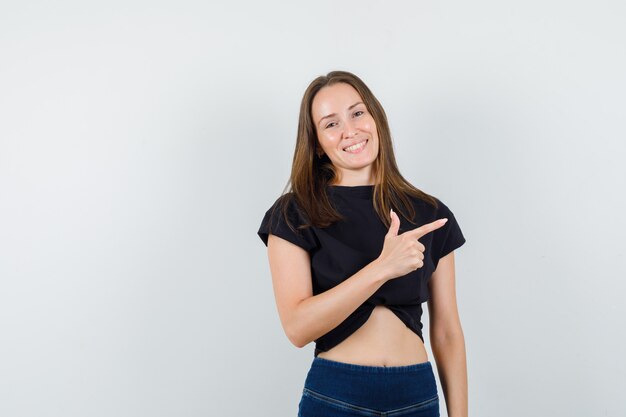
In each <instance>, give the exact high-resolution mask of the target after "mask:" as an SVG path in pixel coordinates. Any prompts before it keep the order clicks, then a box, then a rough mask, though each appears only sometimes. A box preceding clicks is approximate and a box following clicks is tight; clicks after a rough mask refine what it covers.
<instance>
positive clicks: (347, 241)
mask: <svg viewBox="0 0 626 417" xmlns="http://www.w3.org/2000/svg"><path fill="white" fill-rule="evenodd" d="M327 189H328V197H329V199H330V201H331V203H332V204H333V206H334V207H335V209H337V211H339V213H340V214H342V215H343V216H344V217H345V220H344V221H340V222H336V223H334V224H332V225H331V226H329V227H326V228H316V227H309V228H306V229H302V230H296V233H294V232H292V231H291V229H289V226H288V225H287V224H286V223H285V221H284V219H283V216H282V211H281V210H280V207H279V206H278V203H279V201H280V200H281V199H282V198H285V196H281V197H279V198H278V199H277V200H276V201H275V202H274V204H273V205H272V207H270V208H269V209H268V210H267V212H266V213H265V216H264V217H263V220H262V222H261V226H260V227H259V230H258V232H257V234H258V235H259V237H260V238H261V239H262V240H263V243H265V245H266V246H267V239H268V235H269V234H270V233H271V234H273V235H276V236H278V237H281V238H283V239H286V240H288V241H289V242H291V243H293V244H295V245H298V246H300V247H301V248H303V249H305V250H306V251H307V252H309V255H310V258H311V275H312V280H313V295H317V294H320V293H323V292H324V291H326V290H328V289H330V288H332V287H334V286H336V285H338V284H339V283H341V282H342V281H344V280H346V279H347V278H349V277H351V276H352V275H354V274H355V273H356V272H358V271H359V270H360V269H362V268H363V267H365V266H366V265H367V264H369V263H370V262H372V261H373V260H375V259H376V258H377V257H378V256H379V255H380V253H381V251H382V249H383V243H384V238H385V234H386V233H387V231H388V228H387V227H386V226H385V225H384V224H383V223H382V221H381V220H380V219H379V218H378V215H377V214H376V211H375V210H374V206H373V199H372V197H373V192H374V185H359V186H342V185H331V186H328V188H327ZM409 198H410V200H411V201H412V202H413V204H414V207H415V211H416V215H415V218H414V219H413V221H414V222H415V223H416V225H413V224H411V223H409V222H408V221H406V220H405V219H404V218H403V217H402V216H400V215H399V213H398V217H399V218H400V228H399V230H398V234H401V233H403V232H405V231H407V230H411V229H415V228H417V227H419V226H421V225H424V224H426V223H430V222H433V221H435V220H437V219H440V218H444V217H447V218H448V221H447V222H446V223H445V224H444V225H443V226H442V227H440V228H438V229H436V230H434V231H432V232H429V233H427V234H426V235H424V236H423V237H421V238H420V239H419V241H420V242H421V243H422V244H423V245H424V246H425V248H426V249H425V251H424V265H423V266H422V267H421V268H418V269H417V270H415V271H412V272H410V273H408V274H406V275H404V276H402V277H398V278H395V279H391V280H389V281H387V282H386V283H385V284H383V285H382V286H381V287H380V288H379V289H378V290H377V291H376V292H375V293H374V294H373V295H372V296H371V297H369V298H368V299H367V300H366V301H365V302H364V303H363V304H361V305H360V306H359V307H358V308H357V309H356V310H355V311H354V312H352V313H351V314H350V316H348V317H347V318H346V319H345V320H344V321H343V322H342V323H341V324H339V325H338V326H337V327H335V328H334V329H332V330H331V331H329V332H328V333H326V334H325V335H323V336H321V337H320V338H318V339H316V340H315V353H314V356H317V355H318V353H319V352H322V351H327V350H329V349H331V348H332V347H334V346H336V345H338V344H339V343H340V342H342V341H343V340H344V339H346V338H347V337H348V336H349V335H351V334H352V333H353V332H354V331H356V330H357V329H358V328H359V327H361V326H362V325H363V324H364V323H365V322H366V321H367V319H368V318H369V316H370V314H371V313H372V311H373V310H374V307H375V306H376V305H384V306H386V307H387V308H389V309H390V310H391V311H393V312H394V313H395V314H396V315H397V316H398V318H400V320H402V322H404V323H405V324H406V325H407V327H409V328H410V329H411V330H412V331H413V332H415V333H416V334H417V335H418V336H419V337H420V338H421V339H422V341H424V338H423V336H422V327H423V326H422V323H421V316H422V303H423V302H425V301H426V300H428V299H429V296H430V292H429V288H428V281H429V279H430V277H431V275H432V273H433V272H434V271H435V269H436V268H437V264H438V262H439V259H441V258H443V257H444V256H446V255H447V254H449V253H450V252H452V251H453V250H454V249H457V248H458V247H460V246H461V245H463V244H464V243H465V237H464V236H463V233H462V232H461V228H460V227H459V224H458V223H457V221H456V219H455V217H454V214H453V213H452V211H450V209H449V208H448V207H447V206H446V205H445V204H444V203H443V202H441V200H439V199H437V202H438V203H439V208H438V209H435V208H434V207H433V206H431V205H430V204H428V203H426V202H424V201H423V200H420V199H418V198H415V197H409ZM274 209H275V210H274ZM273 210H274V211H273ZM272 211H273V212H272ZM302 213H303V211H302V210H301V209H299V208H298V207H297V205H296V203H295V200H294V199H291V201H290V204H289V205H288V216H289V221H290V223H291V224H292V226H293V227H294V228H297V226H298V225H301V224H304V223H306V218H305V216H304V215H303V214H302ZM396 213H397V212H396Z"/></svg>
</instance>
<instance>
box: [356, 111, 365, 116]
mask: <svg viewBox="0 0 626 417" xmlns="http://www.w3.org/2000/svg"><path fill="white" fill-rule="evenodd" d="M358 113H364V111H363V110H357V111H355V112H354V114H355V116H360V115H359V114H358Z"/></svg>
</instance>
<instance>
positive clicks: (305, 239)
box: [257, 195, 317, 252]
mask: <svg viewBox="0 0 626 417" xmlns="http://www.w3.org/2000/svg"><path fill="white" fill-rule="evenodd" d="M283 204H286V205H287V218H288V220H289V223H290V224H291V227H292V228H293V229H294V230H292V229H291V228H290V227H289V225H288V224H287V222H286V221H285V216H284V215H283ZM303 224H306V221H305V217H304V216H303V215H302V212H301V210H300V209H299V208H298V206H297V205H296V203H295V201H294V199H293V198H288V195H282V196H281V197H279V198H278V199H277V200H276V202H275V203H274V204H273V205H272V207H270V208H269V209H268V210H267V211H266V212H265V215H264V216H263V220H262V221H261V226H260V227H259V230H258V231H257V234H258V235H259V237H260V238H261V240H262V241H263V243H264V244H265V246H267V241H268V238H269V234H270V233H271V234H273V235H275V236H278V237H280V238H283V239H285V240H287V241H289V242H291V243H293V244H294V245H297V246H300V247H301V248H303V249H304V250H306V251H308V252H310V251H311V250H313V249H315V248H316V247H317V241H316V238H315V233H314V232H313V230H311V227H307V228H304V229H298V226H300V225H303Z"/></svg>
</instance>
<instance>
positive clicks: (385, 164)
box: [282, 71, 438, 229]
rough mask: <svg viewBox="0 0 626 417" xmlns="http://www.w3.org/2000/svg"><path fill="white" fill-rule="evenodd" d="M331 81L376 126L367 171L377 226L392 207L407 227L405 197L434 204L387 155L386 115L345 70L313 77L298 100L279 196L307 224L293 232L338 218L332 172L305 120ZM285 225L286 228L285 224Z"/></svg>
mask: <svg viewBox="0 0 626 417" xmlns="http://www.w3.org/2000/svg"><path fill="white" fill-rule="evenodd" d="M337 83H346V84H349V85H351V86H352V87H353V88H354V89H355V90H356V91H357V92H358V93H359V95H360V96H361V99H362V100H363V103H364V104H365V106H366V107H367V110H368V111H369V112H370V114H371V115H372V117H373V118H374V122H375V123H376V129H377V131H378V138H379V147H378V156H377V157H376V159H375V160H374V162H373V163H372V171H373V173H374V174H373V175H374V177H375V186H374V194H373V205H374V209H375V210H376V213H377V214H378V217H380V219H381V221H382V222H383V224H385V226H386V227H389V225H390V224H391V218H390V213H389V209H390V208H393V209H394V211H395V212H396V213H398V215H399V216H400V215H401V216H403V217H404V218H405V219H407V220H408V221H409V222H410V223H412V224H415V222H414V221H413V218H414V217H415V209H414V207H413V204H411V202H410V200H409V198H408V196H413V197H417V198H419V199H421V200H423V201H425V202H427V203H428V204H430V205H432V206H433V207H435V208H437V206H438V204H437V201H436V199H435V198H434V197H432V196H431V195H429V194H426V193H425V192H423V191H421V190H419V189H418V188H416V187H414V186H413V185H411V184H410V183H409V182H408V181H407V180H406V179H404V177H403V176H402V175H401V174H400V171H399V169H398V166H397V164H396V159H395V156H394V153H393V145H392V140H391V132H390V130H389V123H388V121H387V116H386V114H385V111H384V110H383V107H382V105H381V104H380V102H379V101H378V100H377V99H376V97H375V96H374V94H373V93H372V92H371V91H370V89H369V88H368V87H367V85H365V83H364V82H363V81H362V80H361V79H360V78H359V77H357V76H356V75H354V74H352V73H350V72H347V71H331V72H329V73H328V74H326V75H321V76H319V77H317V78H316V79H314V80H313V81H312V82H311V83H310V84H309V86H308V87H307V89H306V91H305V92H304V96H303V97H302V102H301V104H300V117H299V121H298V134H297V137H296V149H295V152H294V155H293V163H292V166H291V176H290V179H289V182H288V183H287V185H286V187H285V190H283V197H287V196H289V197H290V198H294V199H295V202H296V203H297V205H298V206H299V208H301V209H302V210H303V211H304V213H302V214H304V215H305V216H306V218H307V221H308V224H304V225H299V226H298V228H299V229H301V228H304V227H308V226H310V225H312V226H315V227H327V226H329V225H331V224H332V223H334V222H336V221H340V220H343V216H342V215H340V214H339V213H338V212H337V211H336V210H335V209H334V208H333V206H332V204H331V202H330V200H329V198H328V195H327V193H326V187H327V186H328V185H329V184H332V183H334V182H335V180H336V179H337V170H336V168H335V166H334V165H333V164H332V162H331V161H330V159H329V158H328V155H326V154H325V153H324V154H323V155H322V156H320V155H319V151H320V150H321V148H320V145H319V142H318V139H317V131H316V126H315V123H314V122H313V117H312V116H311V104H312V103H313V98H314V97H315V95H316V94H317V93H318V92H319V91H320V90H321V89H322V87H325V86H332V85H333V84H337ZM282 203H283V205H282V207H283V215H284V216H285V219H287V224H290V222H289V220H288V217H287V205H288V204H289V200H288V199H287V198H283V199H282ZM290 227H291V226H290Z"/></svg>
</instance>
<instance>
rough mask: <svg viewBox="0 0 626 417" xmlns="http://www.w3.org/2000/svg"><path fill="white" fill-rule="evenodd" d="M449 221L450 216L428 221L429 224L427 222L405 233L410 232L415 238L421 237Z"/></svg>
mask: <svg viewBox="0 0 626 417" xmlns="http://www.w3.org/2000/svg"><path fill="white" fill-rule="evenodd" d="M447 221H448V218H443V219H437V220H435V221H434V222H431V223H427V224H425V225H423V226H420V227H418V228H417V229H413V230H409V231H407V232H404V234H409V235H411V236H412V237H413V238H415V239H419V238H421V237H422V236H424V235H425V234H426V233H430V232H432V231H433V230H437V229H439V228H440V227H441V226H443V225H444V224H446V222H447Z"/></svg>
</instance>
